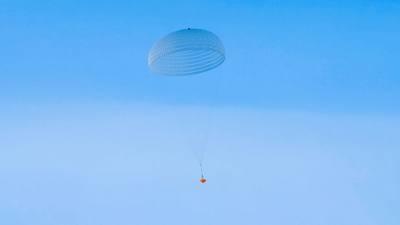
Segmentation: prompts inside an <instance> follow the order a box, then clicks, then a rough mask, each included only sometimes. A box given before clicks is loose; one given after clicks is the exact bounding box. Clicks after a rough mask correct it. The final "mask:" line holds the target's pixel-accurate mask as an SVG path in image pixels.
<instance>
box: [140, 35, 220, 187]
mask: <svg viewBox="0 0 400 225" xmlns="http://www.w3.org/2000/svg"><path fill="white" fill-rule="evenodd" d="M224 61H225V49H224V46H223V44H222V42H221V40H220V39H219V38H218V37H217V36H216V35H215V34H214V33H212V32H210V31H207V30H203V29H193V28H187V29H183V30H178V31H175V32H172V33H170V34H168V35H166V36H165V37H163V38H162V39H160V40H159V41H157V42H156V43H155V44H154V45H153V47H152V48H151V49H150V52H149V55H148V66H149V68H150V70H151V71H152V72H153V73H156V74H160V75H167V76H187V75H194V74H200V73H204V72H207V71H209V70H212V69H214V68H216V67H218V66H219V65H221V64H222V63H223V62H224ZM205 136H208V135H207V134H206V135H205ZM206 139H208V138H207V137H206V138H205V140H204V142H206ZM205 145H206V144H205V143H203V144H202V145H201V146H197V147H196V148H203V149H204V148H205ZM203 151H204V150H203ZM203 154H204V152H201V154H197V155H198V156H197V157H198V160H199V165H200V169H201V179H200V183H202V184H204V183H206V181H207V180H206V179H205V178H204V173H203V164H202V163H203Z"/></svg>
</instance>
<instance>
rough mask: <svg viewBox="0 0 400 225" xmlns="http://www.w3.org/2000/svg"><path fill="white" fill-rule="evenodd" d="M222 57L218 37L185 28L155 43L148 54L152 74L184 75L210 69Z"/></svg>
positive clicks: (199, 30)
mask: <svg viewBox="0 0 400 225" xmlns="http://www.w3.org/2000/svg"><path fill="white" fill-rule="evenodd" d="M224 60H225V49H224V46H223V45H222V42H221V40H220V39H219V38H218V37H217V36H216V35H215V34H213V33H212V32H210V31H207V30H203V29H193V28H187V29H183V30H178V31H175V32H172V33H170V34H168V35H167V36H165V37H164V38H162V39H161V40H159V41H158V42H156V43H155V44H154V46H153V47H152V48H151V50H150V52H149V56H148V65H149V67H150V70H151V71H152V72H154V73H158V74H163V75H176V76H184V75H191V74H198V73H202V72H205V71H208V70H211V69H214V68H216V67H218V66H219V65H221V64H222V63H223V62H224Z"/></svg>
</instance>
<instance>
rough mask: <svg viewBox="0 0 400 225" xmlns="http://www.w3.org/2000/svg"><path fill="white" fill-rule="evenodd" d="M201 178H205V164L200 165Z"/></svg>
mask: <svg viewBox="0 0 400 225" xmlns="http://www.w3.org/2000/svg"><path fill="white" fill-rule="evenodd" d="M200 171H201V178H204V171H203V164H201V163H200Z"/></svg>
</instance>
